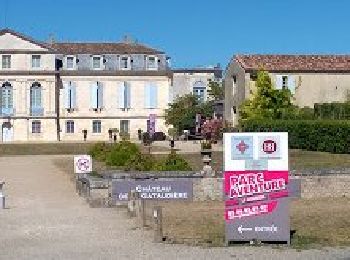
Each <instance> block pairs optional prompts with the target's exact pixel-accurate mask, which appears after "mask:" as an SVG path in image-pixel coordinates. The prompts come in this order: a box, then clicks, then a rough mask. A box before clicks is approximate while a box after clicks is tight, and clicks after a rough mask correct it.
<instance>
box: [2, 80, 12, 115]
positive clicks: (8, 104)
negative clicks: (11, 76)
mask: <svg viewBox="0 0 350 260" xmlns="http://www.w3.org/2000/svg"><path fill="white" fill-rule="evenodd" d="M0 109H1V110H0V114H1V115H12V114H13V88H12V86H11V84H10V83H9V82H5V83H4V84H3V85H2V86H1V92H0Z"/></svg>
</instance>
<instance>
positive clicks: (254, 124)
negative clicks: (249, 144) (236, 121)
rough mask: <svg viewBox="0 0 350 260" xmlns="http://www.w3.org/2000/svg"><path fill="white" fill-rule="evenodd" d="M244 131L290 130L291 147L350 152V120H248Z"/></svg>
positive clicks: (244, 125)
mask: <svg viewBox="0 0 350 260" xmlns="http://www.w3.org/2000/svg"><path fill="white" fill-rule="evenodd" d="M241 130H242V131H243V132H269V131H271V132H288V135H289V147H290V148H294V149H304V150H309V151H322V152H331V153H350V121H349V120H343V121H340V120H336V121H334V120H274V121H273V120H263V121H260V120H246V121H241Z"/></svg>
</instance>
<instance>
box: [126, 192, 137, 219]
mask: <svg viewBox="0 0 350 260" xmlns="http://www.w3.org/2000/svg"><path fill="white" fill-rule="evenodd" d="M128 197H129V200H128V215H129V216H130V217H135V216H136V211H135V208H136V207H135V206H136V205H135V204H136V203H135V197H136V192H135V191H134V190H132V191H130V192H129V196H128Z"/></svg>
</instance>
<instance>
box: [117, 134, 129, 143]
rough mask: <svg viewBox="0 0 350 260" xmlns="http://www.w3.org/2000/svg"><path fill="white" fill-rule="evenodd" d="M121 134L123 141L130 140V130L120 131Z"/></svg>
mask: <svg viewBox="0 0 350 260" xmlns="http://www.w3.org/2000/svg"><path fill="white" fill-rule="evenodd" d="M119 136H120V139H121V140H122V141H129V140H130V134H129V133H128V132H120V133H119Z"/></svg>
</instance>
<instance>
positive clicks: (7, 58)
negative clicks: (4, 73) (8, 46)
mask: <svg viewBox="0 0 350 260" xmlns="http://www.w3.org/2000/svg"><path fill="white" fill-rule="evenodd" d="M2 68H3V69H11V55H2Z"/></svg>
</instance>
